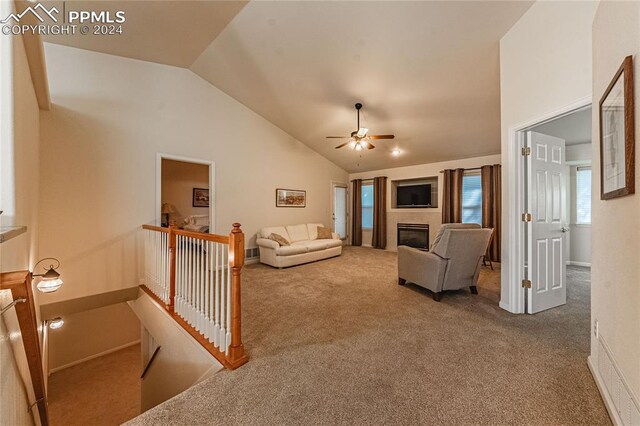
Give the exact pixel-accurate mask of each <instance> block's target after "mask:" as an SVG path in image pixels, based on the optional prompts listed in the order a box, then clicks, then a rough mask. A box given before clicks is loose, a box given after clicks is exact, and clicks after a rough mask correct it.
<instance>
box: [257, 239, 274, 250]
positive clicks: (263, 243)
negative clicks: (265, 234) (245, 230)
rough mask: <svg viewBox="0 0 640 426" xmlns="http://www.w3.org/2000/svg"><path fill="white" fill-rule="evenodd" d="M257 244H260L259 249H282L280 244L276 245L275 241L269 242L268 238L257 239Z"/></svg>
mask: <svg viewBox="0 0 640 426" xmlns="http://www.w3.org/2000/svg"><path fill="white" fill-rule="evenodd" d="M256 244H258V246H259V247H264V248H270V249H277V248H278V247H280V244H278V243H276V242H275V241H273V240H269V239H267V238H257V239H256Z"/></svg>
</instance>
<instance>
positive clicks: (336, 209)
mask: <svg viewBox="0 0 640 426" xmlns="http://www.w3.org/2000/svg"><path fill="white" fill-rule="evenodd" d="M347 197H348V192H347V184H346V183H337V182H332V183H331V220H332V230H333V232H335V233H336V234H338V235H339V236H340V239H341V240H343V241H344V240H346V239H347V237H348V235H347V223H348V222H347Z"/></svg>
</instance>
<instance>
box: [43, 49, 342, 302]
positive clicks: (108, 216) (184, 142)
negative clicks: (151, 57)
mask: <svg viewBox="0 0 640 426" xmlns="http://www.w3.org/2000/svg"><path fill="white" fill-rule="evenodd" d="M45 47H46V55H47V66H48V72H49V82H50V90H51V99H52V103H53V107H52V109H51V111H50V112H43V114H42V117H41V121H42V144H41V151H42V152H41V155H42V158H46V159H47V160H48V161H50V163H47V164H44V163H41V166H42V170H41V182H42V188H41V194H42V197H41V204H42V209H41V212H42V214H41V216H40V219H41V246H40V247H41V249H42V252H47V253H56V254H57V256H59V257H60V260H61V261H62V265H63V266H62V268H61V273H62V274H63V277H64V280H65V286H63V287H62V289H61V290H60V291H59V292H57V293H55V294H53V295H51V296H50V297H47V298H46V302H47V303H49V302H54V301H59V300H66V299H71V298H75V297H80V296H85V295H89V294H98V293H102V292H105V291H110V290H115V289H119V288H125V287H130V286H132V285H137V284H138V283H139V281H138V280H139V277H140V275H141V271H140V269H139V258H138V256H139V253H138V252H137V247H139V239H138V235H139V228H140V225H142V224H143V223H150V222H153V221H154V219H155V213H156V208H157V206H156V155H157V153H158V152H160V153H167V154H173V155H180V156H184V157H189V158H198V159H203V160H210V161H214V162H215V165H216V188H215V192H216V198H215V203H216V206H217V208H216V232H217V233H223V234H226V233H228V232H229V231H230V230H231V224H232V223H233V222H236V221H237V222H240V223H241V224H242V225H243V229H244V231H245V233H246V234H247V243H248V244H247V245H248V246H252V245H254V244H255V243H254V241H255V240H254V235H255V233H256V232H257V231H258V230H259V228H260V227H262V226H267V225H274V224H293V223H304V222H322V223H326V224H327V225H328V224H329V221H330V218H331V212H330V181H331V180H337V181H345V180H346V178H347V173H346V172H345V171H344V170H342V169H340V168H339V167H337V166H335V165H334V164H333V163H331V162H329V161H328V160H326V159H325V158H324V157H322V156H320V155H319V154H317V153H316V152H314V151H312V150H310V149H309V148H307V147H306V146H305V145H303V144H302V143H300V142H299V141H297V140H295V139H294V138H292V137H291V136H290V135H288V134H286V133H285V132H283V131H282V130H280V129H279V128H277V127H275V126H274V125H272V124H270V123H269V122H267V121H266V120H264V119H263V118H261V117H260V116H258V115H256V114H255V113H254V112H252V111H251V110H249V109H247V108H246V107H244V106H243V105H241V104H240V103H238V102H237V101H235V100H233V99H232V98H230V97H229V96H227V95H226V94H224V93H222V92H221V91H219V90H218V89H216V88H215V87H213V86H212V85H210V84H209V83H207V82H206V81H204V80H202V79H201V78H200V77H198V76H196V75H195V74H194V73H192V72H191V71H189V70H185V69H180V68H175V67H171V66H165V65H159V64H153V63H149V62H143V61H138V60H132V59H127V58H122V57H116V56H111V55H105V54H100V53H95V52H89V51H83V50H79V49H74V48H69V47H63V46H58V45H50V44H46V45H45ZM278 187H284V188H294V189H305V190H306V191H307V207H306V208H304V209H291V208H290V209H286V208H276V207H275V198H274V197H275V189H276V188H278Z"/></svg>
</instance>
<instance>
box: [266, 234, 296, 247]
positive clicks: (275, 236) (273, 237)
mask: <svg viewBox="0 0 640 426" xmlns="http://www.w3.org/2000/svg"><path fill="white" fill-rule="evenodd" d="M269 239H270V240H273V241H275V242H276V243H278V244H279V245H280V246H281V247H282V246H290V245H291V243H290V242H289V240H287V239H286V238H285V237H283V236H282V235H280V234H269Z"/></svg>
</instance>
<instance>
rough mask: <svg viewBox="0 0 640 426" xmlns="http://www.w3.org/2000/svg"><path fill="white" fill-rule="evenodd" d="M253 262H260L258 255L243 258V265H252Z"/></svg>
mask: <svg viewBox="0 0 640 426" xmlns="http://www.w3.org/2000/svg"><path fill="white" fill-rule="evenodd" d="M255 263H260V258H259V257H252V258H250V259H245V260H244V264H245V265H253V264H255Z"/></svg>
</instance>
